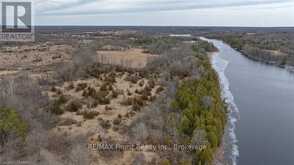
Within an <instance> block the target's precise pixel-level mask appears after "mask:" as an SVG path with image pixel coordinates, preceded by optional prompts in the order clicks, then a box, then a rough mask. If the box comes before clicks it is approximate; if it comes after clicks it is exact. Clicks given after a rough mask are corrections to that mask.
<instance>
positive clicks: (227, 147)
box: [201, 38, 239, 165]
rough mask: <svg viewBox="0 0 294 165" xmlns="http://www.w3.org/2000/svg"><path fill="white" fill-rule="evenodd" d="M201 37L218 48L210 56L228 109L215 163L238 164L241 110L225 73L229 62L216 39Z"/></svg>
mask: <svg viewBox="0 0 294 165" xmlns="http://www.w3.org/2000/svg"><path fill="white" fill-rule="evenodd" d="M201 39H202V40H205V41H208V42H210V43H213V44H214V46H215V47H216V48H217V49H218V51H217V52H214V53H212V54H210V55H209V57H210V62H211V65H212V68H213V69H214V70H215V71H216V73H217V75H218V80H219V84H220V87H221V91H222V92H221V95H222V99H223V100H224V102H225V104H226V106H227V110H228V114H227V116H228V122H227V125H226V127H225V131H224V136H223V140H222V145H221V147H220V148H219V149H218V151H217V152H216V155H215V161H214V164H232V165H236V163H237V157H238V156H239V150H238V145H237V142H238V141H237V138H236V124H237V121H238V120H239V110H238V107H237V105H236V103H235V101H234V96H233V94H232V93H231V91H230V84H229V81H228V79H227V77H226V75H225V70H226V68H227V66H228V64H229V63H228V61H226V60H224V59H222V58H221V57H220V54H221V53H222V50H221V49H220V47H218V45H217V44H216V40H210V39H207V38H201Z"/></svg>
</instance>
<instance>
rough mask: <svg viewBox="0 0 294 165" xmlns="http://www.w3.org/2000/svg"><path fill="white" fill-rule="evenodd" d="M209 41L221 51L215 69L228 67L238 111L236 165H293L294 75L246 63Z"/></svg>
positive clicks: (215, 61)
mask: <svg viewBox="0 0 294 165" xmlns="http://www.w3.org/2000/svg"><path fill="white" fill-rule="evenodd" d="M210 41H211V42H213V43H214V45H215V46H216V47H217V48H218V49H219V50H220V52H219V53H216V54H215V55H216V56H217V57H214V59H213V63H214V65H215V66H217V67H216V69H221V68H223V67H221V66H223V65H224V63H226V67H225V70H224V76H225V78H226V79H227V80H228V82H227V83H228V84H229V90H230V92H231V93H232V95H233V97H234V103H235V104H236V106H237V107H238V109H239V112H238V116H240V118H239V119H238V121H237V123H236V130H235V131H234V132H235V133H236V137H237V140H238V142H237V146H238V148H235V149H238V152H239V157H238V158H237V164H239V165H293V164H294V74H293V73H292V74H291V73H289V72H288V71H286V70H284V69H281V68H278V67H274V66H270V65H265V64H261V63H259V62H254V61H252V60H250V59H247V58H246V57H244V56H242V55H241V54H240V53H239V52H237V51H235V50H233V49H232V48H230V47H229V46H228V45H226V44H224V43H223V42H221V41H217V40H210ZM219 73H221V72H219ZM228 84H227V86H228ZM236 116H237V115H236V114H235V117H236ZM231 122H232V121H231ZM233 136H234V134H232V135H231V139H232V137H233ZM235 152H236V151H235ZM232 153H234V152H232ZM237 155H238V154H237V153H235V156H237Z"/></svg>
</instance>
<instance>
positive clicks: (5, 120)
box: [0, 108, 28, 145]
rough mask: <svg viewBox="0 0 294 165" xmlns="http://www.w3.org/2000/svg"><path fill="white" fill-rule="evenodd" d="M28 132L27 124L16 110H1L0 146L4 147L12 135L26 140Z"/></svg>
mask: <svg viewBox="0 0 294 165" xmlns="http://www.w3.org/2000/svg"><path fill="white" fill-rule="evenodd" d="M27 132H28V125H27V123H26V122H25V121H24V120H23V119H22V118H21V116H20V115H19V114H18V113H17V112H16V111H15V110H13V109H9V108H0V144H2V145H3V144H4V143H5V142H6V141H7V140H8V139H7V138H8V137H9V136H10V135H16V136H17V137H20V138H22V139H23V140H24V139H25V137H26V134H27Z"/></svg>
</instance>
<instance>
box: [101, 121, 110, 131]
mask: <svg viewBox="0 0 294 165" xmlns="http://www.w3.org/2000/svg"><path fill="white" fill-rule="evenodd" d="M100 125H101V126H102V128H104V129H110V128H111V123H110V121H109V120H103V119H102V120H101V121H100Z"/></svg>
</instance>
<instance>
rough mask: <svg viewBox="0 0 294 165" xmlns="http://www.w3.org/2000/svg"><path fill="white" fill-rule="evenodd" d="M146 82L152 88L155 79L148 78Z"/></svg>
mask: <svg viewBox="0 0 294 165" xmlns="http://www.w3.org/2000/svg"><path fill="white" fill-rule="evenodd" d="M147 84H148V86H149V87H150V88H151V89H153V88H154V87H155V81H154V80H149V81H148V82H147Z"/></svg>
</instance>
